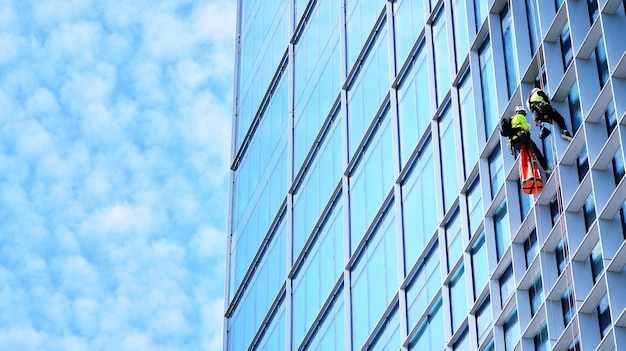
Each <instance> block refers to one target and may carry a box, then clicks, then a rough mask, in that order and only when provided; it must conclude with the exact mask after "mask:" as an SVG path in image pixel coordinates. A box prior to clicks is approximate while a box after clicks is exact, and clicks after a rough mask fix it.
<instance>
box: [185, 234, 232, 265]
mask: <svg viewBox="0 0 626 351" xmlns="http://www.w3.org/2000/svg"><path fill="white" fill-rule="evenodd" d="M190 246H191V248H192V249H193V250H194V251H195V253H196V255H198V256H199V258H201V259H207V258H211V257H215V256H224V255H225V253H226V235H225V233H224V232H221V231H219V230H218V229H216V228H214V227H212V226H209V227H204V228H201V229H200V231H199V232H198V233H196V234H195V235H194V236H193V238H192V239H191V242H190Z"/></svg>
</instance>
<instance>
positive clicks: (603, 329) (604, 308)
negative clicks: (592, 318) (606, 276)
mask: <svg viewBox="0 0 626 351" xmlns="http://www.w3.org/2000/svg"><path fill="white" fill-rule="evenodd" d="M596 312H597V314H598V326H599V327H600V338H601V339H602V338H604V336H605V335H606V334H607V333H608V332H609V330H610V329H611V309H610V308H609V298H608V296H607V295H604V297H603V298H602V300H600V303H599V304H598V307H597V308H596Z"/></svg>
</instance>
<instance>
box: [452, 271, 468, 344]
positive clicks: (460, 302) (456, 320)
mask: <svg viewBox="0 0 626 351" xmlns="http://www.w3.org/2000/svg"><path fill="white" fill-rule="evenodd" d="M450 307H451V311H450V314H451V319H452V331H453V333H454V332H455V331H456V330H457V329H458V328H459V327H460V326H461V323H462V322H463V321H464V320H465V317H466V316H467V292H466V289H465V268H464V266H463V265H462V264H461V266H460V267H459V269H458V270H457V271H456V272H455V273H454V275H453V276H452V279H451V280H450Z"/></svg>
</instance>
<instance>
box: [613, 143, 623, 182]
mask: <svg viewBox="0 0 626 351" xmlns="http://www.w3.org/2000/svg"><path fill="white" fill-rule="evenodd" d="M611 165H612V166H613V179H615V185H616V186H617V185H618V184H619V182H620V181H621V180H622V178H624V157H623V153H622V149H621V148H618V149H617V151H616V152H615V156H613V160H612V161H611Z"/></svg>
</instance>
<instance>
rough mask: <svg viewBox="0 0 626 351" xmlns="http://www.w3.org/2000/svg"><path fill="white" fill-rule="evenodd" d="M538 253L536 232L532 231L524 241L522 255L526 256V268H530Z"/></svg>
mask: <svg viewBox="0 0 626 351" xmlns="http://www.w3.org/2000/svg"><path fill="white" fill-rule="evenodd" d="M538 252H539V246H538V245H537V231H536V230H535V229H533V231H532V232H531V233H530V235H529V236H528V238H527V239H526V241H524V254H525V256H526V268H528V267H529V266H530V264H531V263H532V261H533V259H535V256H537V253H538Z"/></svg>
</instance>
